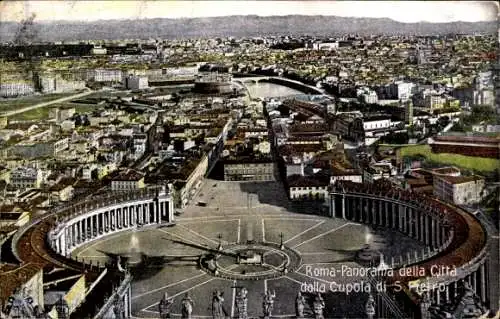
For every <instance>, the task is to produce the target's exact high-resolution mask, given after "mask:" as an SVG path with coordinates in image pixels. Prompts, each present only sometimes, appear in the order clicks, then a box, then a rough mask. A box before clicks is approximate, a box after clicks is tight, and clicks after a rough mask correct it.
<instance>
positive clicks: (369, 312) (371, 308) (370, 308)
mask: <svg viewBox="0 0 500 319" xmlns="http://www.w3.org/2000/svg"><path fill="white" fill-rule="evenodd" d="M365 311H366V316H367V317H368V318H370V319H372V318H373V316H375V300H374V299H373V296H372V295H371V294H370V295H368V301H367V302H366V305H365Z"/></svg>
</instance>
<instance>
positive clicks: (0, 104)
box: [0, 92, 75, 113]
mask: <svg viewBox="0 0 500 319" xmlns="http://www.w3.org/2000/svg"><path fill="white" fill-rule="evenodd" d="M74 94H75V93H74V92H71V93H56V94H45V95H39V96H26V97H20V98H15V99H0V113H3V112H7V111H12V110H15V109H20V108H23V107H28V106H32V105H35V104H38V103H44V102H50V101H53V100H57V99H60V98H63V97H67V96H71V95H74Z"/></svg>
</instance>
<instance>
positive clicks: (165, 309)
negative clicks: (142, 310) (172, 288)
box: [158, 293, 174, 319]
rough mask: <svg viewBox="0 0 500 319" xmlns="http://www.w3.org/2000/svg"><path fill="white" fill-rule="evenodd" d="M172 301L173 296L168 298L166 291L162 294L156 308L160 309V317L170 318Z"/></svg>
mask: <svg viewBox="0 0 500 319" xmlns="http://www.w3.org/2000/svg"><path fill="white" fill-rule="evenodd" d="M173 303H174V299H173V298H168V293H165V294H164V295H163V298H162V299H161V300H160V303H159V304H158V310H159V311H160V319H167V318H170V312H171V311H172V310H171V309H172V304H173Z"/></svg>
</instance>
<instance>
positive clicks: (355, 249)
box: [73, 180, 421, 318]
mask: <svg viewBox="0 0 500 319" xmlns="http://www.w3.org/2000/svg"><path fill="white" fill-rule="evenodd" d="M199 202H204V203H205V204H206V206H199V205H198V203H199ZM312 210H314V209H312ZM316 213H318V212H317V211H311V212H309V213H308V214H303V213H297V212H294V209H293V207H291V206H290V204H289V202H288V200H287V198H286V194H285V192H284V190H283V187H282V186H281V184H280V183H279V182H265V183H251V182H250V183H240V182H222V181H216V180H205V181H204V184H203V185H202V187H201V188H200V190H199V191H198V193H197V194H196V196H195V198H194V199H193V201H192V204H191V205H190V206H188V207H186V208H185V209H184V210H183V212H182V214H180V215H179V216H176V224H175V226H171V227H160V228H154V229H153V228H150V229H147V228H146V229H137V230H134V231H128V232H123V233H118V234H115V235H112V236H110V237H107V238H105V239H103V240H100V241H97V242H94V243H89V244H88V245H86V246H83V247H80V248H79V249H77V250H75V251H74V252H73V254H74V255H76V256H78V258H79V259H80V258H83V259H85V260H90V259H92V260H93V261H99V262H101V263H102V262H106V261H107V260H109V259H110V258H113V257H116V256H118V255H119V256H122V257H123V259H124V260H134V263H135V264H133V265H132V264H131V272H132V274H133V276H134V281H133V283H132V300H133V303H132V310H133V313H134V316H135V317H137V318H158V317H159V311H158V303H159V301H160V299H161V298H162V296H163V295H164V293H165V292H167V293H168V295H169V296H170V297H173V298H174V304H173V308H172V315H173V317H180V313H181V303H180V301H181V299H182V298H183V296H184V294H185V293H187V292H189V293H190V296H191V297H192V298H193V300H194V302H195V305H194V308H193V316H194V317H195V318H211V298H212V292H213V291H215V290H219V291H221V292H223V293H224V308H225V310H226V312H227V315H228V316H234V315H235V312H236V309H235V308H236V307H235V297H236V293H237V289H239V288H241V287H244V288H246V289H247V290H248V315H249V317H253V318H258V317H260V316H262V314H263V313H262V301H263V297H264V294H265V292H266V291H268V290H270V291H276V299H275V302H274V309H273V317H280V318H286V317H290V318H291V317H294V316H295V297H296V295H297V293H298V292H299V291H301V290H302V291H303V294H304V295H305V296H306V300H307V301H308V302H309V306H306V310H305V314H306V315H307V314H309V315H311V314H312V301H313V295H314V294H315V293H316V292H318V291H320V292H322V296H323V298H324V299H325V303H326V308H325V309H324V314H325V317H328V318H340V317H342V318H346V317H347V318H359V317H364V304H365V302H366V300H367V298H368V294H366V293H354V292H352V293H349V294H347V293H345V292H341V291H336V292H333V291H331V287H332V283H334V284H333V285H334V286H335V287H338V288H339V289H338V290H341V287H343V286H345V285H348V284H349V283H351V284H352V283H360V282H363V280H364V278H363V277H360V276H359V275H357V274H352V273H346V272H345V271H343V270H345V269H353V270H355V269H360V268H362V267H363V266H361V265H359V264H358V263H357V261H356V260H357V258H356V256H357V254H358V253H359V252H360V250H362V249H363V247H365V245H366V244H369V245H370V248H371V249H372V250H373V251H376V252H377V254H378V253H379V252H380V253H382V254H383V255H384V256H386V258H390V257H391V256H399V255H401V254H405V253H406V252H407V251H413V250H416V249H420V248H421V246H420V245H419V244H418V243H415V242H413V241H412V240H411V239H409V238H406V237H404V236H403V235H401V234H398V233H395V232H390V231H387V230H380V229H377V230H374V229H371V228H369V227H367V226H365V225H361V224H357V223H352V222H349V221H345V220H340V219H335V218H329V217H325V216H320V215H317V214H316ZM281 243H282V244H283V245H284V247H285V248H284V249H283V250H280V249H279V248H278V249H276V247H279V246H280V244H281ZM396 243H397V244H396ZM247 248H248V250H250V251H252V252H253V251H257V252H259V251H262V256H263V257H262V258H263V259H262V261H261V264H259V265H241V264H239V263H237V262H236V261H235V259H234V258H233V257H232V256H233V255H234V253H235V252H237V251H241V250H242V249H247ZM213 251H220V256H221V257H220V258H219V259H217V261H216V262H217V264H218V267H220V268H219V269H220V270H221V273H227V274H229V275H228V277H225V278H224V277H221V276H217V275H215V274H214V272H212V271H210V270H207V269H205V268H203V267H200V266H199V265H200V258H201V257H202V256H207V254H208V253H209V252H213ZM286 260H288V261H286ZM285 261H286V262H288V263H289V264H290V271H287V272H283V271H282V270H283V265H284V263H285ZM386 261H387V259H386ZM263 272H265V273H266V274H269V276H267V275H266V276H263V277H262V279H259V278H261V277H258V276H257V274H259V276H260V274H261V273H263Z"/></svg>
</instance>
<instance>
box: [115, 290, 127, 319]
mask: <svg viewBox="0 0 500 319" xmlns="http://www.w3.org/2000/svg"><path fill="white" fill-rule="evenodd" d="M113 312H114V314H115V319H124V318H125V313H124V312H125V303H124V302H123V300H122V298H121V297H120V296H119V295H115V300H114V301H113Z"/></svg>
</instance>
